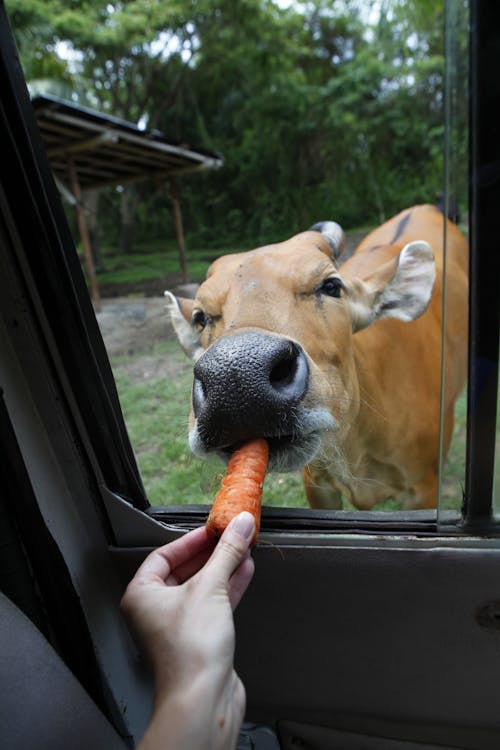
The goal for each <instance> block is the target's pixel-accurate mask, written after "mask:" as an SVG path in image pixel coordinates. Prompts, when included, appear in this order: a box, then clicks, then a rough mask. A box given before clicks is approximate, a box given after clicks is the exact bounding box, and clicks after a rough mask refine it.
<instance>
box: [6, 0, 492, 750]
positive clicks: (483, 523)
mask: <svg viewBox="0 0 500 750" xmlns="http://www.w3.org/2000/svg"><path fill="white" fill-rule="evenodd" d="M498 16H499V13H498V9H497V8H496V6H494V5H493V4H488V5H487V4H484V3H479V2H472V3H471V23H470V29H471V31H470V51H471V57H470V82H471V83H470V87H469V96H470V133H471V135H470V173H469V180H470V193H469V194H470V245H471V258H472V260H471V268H470V285H471V296H470V301H471V304H470V348H469V380H468V437H467V473H466V478H465V486H464V502H463V510H462V513H445V512H441V511H439V510H438V511H437V512H431V511H429V512H427V511H414V512H407V513H403V512H394V513H386V512H384V513H370V514H368V513H356V514H355V513H348V512H344V511H313V510H299V509H286V508H284V509H277V508H268V509H266V508H264V510H263V517H262V534H261V537H260V542H259V544H258V545H257V547H256V548H255V550H254V553H253V554H254V558H255V563H256V574H255V578H254V581H253V582H252V585H251V587H250V589H249V591H248V593H247V595H246V596H245V598H244V600H243V602H242V603H241V605H240V606H239V608H238V610H237V613H236V628H237V652H236V668H237V670H238V672H239V674H240V675H241V677H242V679H243V681H244V683H245V686H246V689H247V696H248V706H247V716H246V723H245V730H244V733H243V734H242V736H241V738H240V745H241V747H256V748H270V747H281V748H283V749H284V750H294V749H295V748H299V747H300V748H315V749H321V750H323V749H325V750H326V749H329V748H342V749H343V750H344V749H346V748H384V749H386V748H414V747H415V748H417V747H425V748H437V747H449V748H477V749H478V750H483V749H484V750H486V749H489V748H496V747H498V744H499V742H500V703H499V700H498V689H497V686H498V682H499V680H500V659H499V637H500V630H499V628H500V624H499V623H500V576H499V571H500V541H499V527H498V522H497V521H498V511H499V508H498V502H499V501H498V498H496V500H494V471H495V468H496V469H497V470H498V466H496V467H495V446H496V403H497V394H498V278H499V274H498V260H497V258H498V255H497V251H496V244H497V241H496V235H497V229H496V207H497V206H498V205H499V198H500V195H499V193H500V188H499V179H498V163H500V159H499V148H500V147H499V140H500V139H499V138H498V133H497V127H496V120H497V114H496V113H497V112H498V106H499V94H500V92H499V90H498V82H497V76H496V73H495V70H496V68H495V61H496V59H497V53H498V48H499V43H500V42H499V40H500V23H499V18H498ZM0 27H1V29H0V33H1V45H0V48H1V52H0V57H1V70H0V76H1V78H0V82H1V87H0V92H1V93H0V96H1V104H2V107H1V118H2V119H1V131H2V168H1V170H0V216H1V222H0V242H1V273H0V306H1V308H2V322H1V327H0V347H1V387H2V409H1V414H0V423H1V426H2V446H3V453H2V455H3V464H2V465H3V470H4V476H5V477H6V481H5V488H6V489H5V492H4V499H3V505H4V511H5V516H6V518H7V519H8V520H9V524H10V525H9V524H5V526H4V528H7V525H9V528H11V529H12V534H11V537H9V539H10V542H9V543H11V544H12V548H14V547H16V549H17V550H18V551H20V552H21V553H22V554H21V558H22V559H24V563H23V565H22V566H21V567H22V569H23V571H24V572H23V574H22V576H21V575H20V574H19V575H16V576H15V580H14V581H12V580H10V581H9V582H8V583H4V589H5V587H7V588H8V590H9V592H10V596H11V597H12V598H13V599H15V600H16V601H18V602H20V603H22V605H23V608H24V609H25V610H28V611H29V612H30V613H31V615H32V618H33V619H34V621H36V622H37V624H38V626H39V627H40V628H45V629H46V630H47V632H48V633H51V634H52V637H53V638H55V640H56V641H57V642H58V644H59V648H60V653H61V654H62V655H63V657H64V659H65V660H66V661H67V663H68V664H69V665H70V666H71V669H72V670H73V672H74V674H75V675H76V676H77V677H78V679H79V680H80V682H81V683H82V684H83V685H84V686H85V687H86V689H87V690H88V692H89V693H90V695H91V696H92V698H93V699H94V701H95V702H96V703H97V704H98V705H99V706H100V707H101V708H102V710H103V711H104V712H105V714H106V715H107V716H108V718H109V719H110V721H111V722H112V723H113V724H114V726H115V727H116V728H117V730H118V731H119V732H120V734H122V736H123V737H125V738H128V740H129V742H130V744H134V743H135V742H136V741H137V740H138V739H139V738H140V736H141V733H142V732H143V730H144V727H145V726H146V723H147V721H148V717H149V712H150V709H151V698H152V688H151V682H150V678H149V675H148V672H147V670H146V668H145V666H144V664H143V663H142V661H141V658H140V655H139V654H138V653H137V651H136V648H135V646H134V644H133V643H132V641H131V639H130V637H129V634H128V632H127V630H126V627H125V626H124V624H123V622H122V620H121V617H120V614H119V611H118V602H119V599H120V596H121V593H122V592H123V589H124V587H125V585H126V583H127V581H128V580H129V579H130V577H131V576H132V575H133V572H134V571H135V569H136V568H137V566H138V565H139V563H140V561H141V560H142V559H143V558H144V556H145V555H146V554H147V553H148V551H149V550H151V549H152V548H153V547H154V546H155V545H158V544H160V543H163V542H165V541H169V540H171V539H174V538H176V537H177V536H179V535H180V534H182V533H183V531H185V530H186V529H189V528H192V527H194V526H196V525H199V524H201V523H203V522H204V519H205V515H206V510H205V509H204V508H203V507H200V506H185V507H182V508H181V507H172V506H165V507H164V508H152V507H151V506H150V505H149V502H148V499H147V495H146V492H145V489H144V487H143V484H142V480H141V477H140V472H139V470H138V468H137V463H136V460H135V457H134V451H133V448H132V446H131V445H130V442H129V439H128V434H127V429H126V426H125V423H124V421H123V417H122V413H121V409H120V403H119V398H118V394H117V391H116V386H115V383H114V379H113V374H112V371H111V368H110V366H109V361H108V357H107V354H106V350H105V347H104V345H103V342H102V338H101V334H100V331H99V328H98V325H97V322H96V318H95V314H94V311H93V309H92V305H91V302H90V299H89V296H88V293H87V290H86V286H85V281H84V278H83V276H82V273H81V269H80V265H79V262H78V258H77V255H76V252H75V249H74V245H73V241H72V238H71V235H70V232H69V229H68V226H67V223H66V219H65V217H64V213H63V211H62V208H61V204H60V200H59V197H58V194H57V190H56V188H55V185H54V181H53V178H52V175H51V172H50V166H49V164H48V161H47V158H46V155H45V152H44V148H43V144H42V142H41V139H40V136H39V133H38V132H37V128H36V122H35V118H34V116H33V112H32V109H31V105H30V101H29V97H28V94H27V90H26V87H25V83H24V80H23V76H22V71H21V70H20V67H19V63H18V61H17V57H16V52H15V48H14V45H13V42H12V38H11V34H10V30H9V27H8V21H7V18H6V15H5V12H4V11H3V9H2V12H1V15H0ZM21 578H22V580H23V583H22V585H21V584H20V583H19V580H20V579H21Z"/></svg>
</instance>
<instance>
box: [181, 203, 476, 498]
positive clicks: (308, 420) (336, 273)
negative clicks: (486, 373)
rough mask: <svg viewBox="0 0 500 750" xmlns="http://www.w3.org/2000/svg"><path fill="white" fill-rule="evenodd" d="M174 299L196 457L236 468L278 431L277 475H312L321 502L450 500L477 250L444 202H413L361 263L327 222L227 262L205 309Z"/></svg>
mask: <svg viewBox="0 0 500 750" xmlns="http://www.w3.org/2000/svg"><path fill="white" fill-rule="evenodd" d="M445 231H446V244H447V252H446V264H445V268H446V295H445V299H446V304H445V306H444V308H443V268H444V259H443V237H444V234H445ZM166 297H167V306H168V308H169V311H170V315H171V319H172V323H173V326H174V328H175V329H176V332H177V335H178V337H179V340H180V343H181V345H182V346H183V348H184V350H185V351H186V353H187V354H189V355H190V356H191V357H192V358H193V360H194V377H193V387H192V403H191V413H190V419H189V445H190V448H191V450H192V451H193V452H194V453H195V454H196V455H198V456H207V455H208V454H212V453H215V454H218V455H219V456H220V457H222V458H223V459H224V460H228V458H229V456H230V455H231V453H232V451H233V450H234V448H235V446H237V445H238V444H241V443H242V442H243V441H245V440H248V439H251V438H254V437H264V438H266V439H267V440H268V443H269V452H270V457H269V470H270V471H273V470H274V471H293V470H296V469H299V468H300V469H302V470H303V479H304V486H305V492H306V495H307V499H308V502H309V504H310V505H311V507H313V508H340V507H342V498H343V497H344V498H346V499H348V500H349V501H350V502H351V503H352V504H353V505H354V506H355V507H356V508H359V509H364V510H368V509H371V508H373V506H374V505H375V504H377V503H380V502H382V501H384V500H386V499H387V498H389V497H391V498H395V499H398V500H400V501H401V503H402V507H405V508H432V507H435V506H436V502H437V494H438V463H439V461H438V456H439V453H440V451H439V432H440V428H442V450H441V454H442V456H443V457H444V456H446V453H447V451H448V448H449V445H450V441H451V437H452V432H453V418H454V404H455V401H456V399H457V397H458V396H459V394H460V391H461V390H462V388H463V385H464V382H465V379H466V359H467V319H468V315H467V310H468V304H467V297H468V245H467V241H466V240H465V238H464V236H463V235H462V233H461V232H460V231H459V229H458V228H457V227H456V226H455V225H454V224H453V223H452V222H451V221H449V220H445V219H444V217H443V215H442V213H441V212H440V211H439V210H438V209H437V208H436V207H434V206H432V205H418V206H414V207H412V208H408V209H406V210H405V211H403V212H401V213H399V214H398V215H397V216H394V217H393V218H392V219H390V220H389V221H387V222H385V223H384V224H383V225H382V226H380V227H379V228H377V229H375V230H374V231H373V232H371V233H370V234H369V235H368V236H367V237H366V238H365V239H364V240H363V241H362V242H361V244H360V245H359V246H358V247H357V249H356V251H355V252H354V253H352V254H349V253H348V252H347V251H346V250H345V238H344V234H343V232H342V229H341V228H340V226H339V225H338V224H336V223H335V222H321V223H319V224H315V225H314V226H313V227H312V228H311V229H310V230H308V231H306V232H302V233H300V234H297V235H295V236H294V237H292V238H291V239H288V240H286V241H285V242H280V243H276V244H271V245H266V246H264V247H259V248H257V249H255V250H250V251H248V252H242V253H236V254H229V255H223V256H221V257H219V258H218V259H217V260H215V261H214V262H213V263H212V265H211V266H210V268H209V270H208V273H207V277H206V280H205V281H204V282H203V283H202V284H201V285H200V287H199V289H198V291H197V294H196V297H195V299H194V300H192V299H183V298H176V297H175V296H174V295H173V294H171V293H169V292H166ZM443 309H444V310H445V311H446V321H445V327H444V332H443V328H442V322H443ZM441 376H443V381H441ZM441 382H443V386H442V387H441ZM441 401H442V412H441V418H440V402H441Z"/></svg>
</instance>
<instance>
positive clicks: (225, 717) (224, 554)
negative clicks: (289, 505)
mask: <svg viewBox="0 0 500 750" xmlns="http://www.w3.org/2000/svg"><path fill="white" fill-rule="evenodd" d="M254 529H255V522H254V519H253V517H252V516H251V514H250V513H241V514H240V515H239V516H237V517H236V518H235V519H233V521H232V522H231V523H230V524H229V526H228V528H227V529H226V531H225V532H224V534H223V535H222V537H221V539H220V540H219V543H218V544H217V546H216V547H215V549H214V548H213V542H212V541H211V540H210V538H209V537H208V535H207V533H206V530H205V528H204V527H200V528H198V529H195V530H194V531H191V532H189V533H188V534H185V535H184V536H183V537H181V538H180V539H177V540H176V541H174V542H171V543H170V544H167V545H165V546H164V547H160V548H159V549H157V550H155V551H154V552H152V553H151V554H150V555H149V556H148V557H147V558H146V560H145V561H144V562H143V564H142V565H141V566H140V568H139V570H138V571H137V573H136V574H135V576H134V578H133V579H132V581H131V582H130V583H129V585H128V587H127V590H126V592H125V594H124V596H123V599H122V610H123V612H124V614H125V615H126V617H127V618H128V620H129V622H130V625H131V628H132V630H133V632H134V633H135V635H136V637H137V639H138V640H139V642H140V643H141V644H142V646H143V648H144V651H145V652H146V654H147V655H148V657H149V660H150V662H151V665H152V667H153V672H154V677H155V704H154V710H153V717H152V720H151V723H150V725H149V727H148V730H147V731H146V734H145V736H144V738H143V740H142V742H141V744H140V746H139V747H140V750H153V749H156V748H157V747H158V748H160V747H161V748H165V749H166V748H168V750H170V749H172V750H173V749H174V748H175V750H178V749H179V750H181V749H182V750H184V748H185V749H186V750H197V749H198V748H200V750H201V749H202V748H203V750H219V749H220V750H233V748H234V747H235V745H236V740H237V737H238V732H239V729H240V726H241V722H242V721H243V716H244V711H245V689H244V687H243V684H242V682H241V680H240V679H239V677H238V676H237V674H236V672H235V671H234V667H233V660H234V642H235V633H234V622H233V616H232V612H233V610H234V609H235V607H236V606H237V604H238V603H239V601H240V599H241V597H242V596H243V594H244V592H245V590H246V588H247V586H248V584H249V583H250V580H251V578H252V575H253V571H254V565H253V560H252V558H251V557H250V553H249V545H250V542H251V540H252V537H253V533H254Z"/></svg>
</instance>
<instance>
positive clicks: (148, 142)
mask: <svg viewBox="0 0 500 750" xmlns="http://www.w3.org/2000/svg"><path fill="white" fill-rule="evenodd" d="M32 104H33V107H34V109H35V114H36V118H37V121H38V125H39V128H40V131H41V134H42V138H43V140H44V143H45V147H46V150H47V155H48V157H49V161H50V163H51V166H52V170H53V172H54V174H55V176H56V178H58V179H59V180H60V181H61V182H63V183H67V182H68V158H69V157H71V158H72V159H73V161H74V163H75V166H76V170H77V172H78V179H79V182H80V185H81V187H82V188H83V189H89V188H97V187H104V186H106V185H123V184H125V183H128V182H133V181H138V180H146V179H153V180H154V179H157V178H162V179H165V178H168V177H170V176H173V175H179V174H185V173H187V172H195V171H200V170H203V169H213V168H217V167H220V166H222V164H223V163H224V159H223V157H222V155H221V154H219V153H217V152H210V151H205V150H202V149H198V148H193V147H191V146H190V145H188V144H184V143H173V142H172V141H169V140H168V139H167V138H166V136H165V135H164V134H163V133H161V132H160V131H158V130H142V129H141V128H139V127H137V125H134V124H133V123H130V122H126V121H125V120H120V119H118V118H116V117H112V116H110V115H105V114H102V113H101V112H97V111H95V110H92V109H88V108H86V107H81V106H79V105H76V104H73V103H71V102H67V101H65V100H64V99H58V98H57V97H53V96H37V97H35V98H34V99H33V100H32Z"/></svg>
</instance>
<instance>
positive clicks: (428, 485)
mask: <svg viewBox="0 0 500 750" xmlns="http://www.w3.org/2000/svg"><path fill="white" fill-rule="evenodd" d="M414 490H415V494H414V495H413V497H411V498H409V499H408V500H406V501H405V503H404V508H405V510H407V509H408V510H423V509H427V508H429V509H430V508H436V507H437V501H438V478H437V471H436V470H435V469H431V470H430V471H429V472H428V474H427V475H426V477H425V478H424V480H423V481H422V482H420V483H419V484H416V485H415V487H414Z"/></svg>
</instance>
